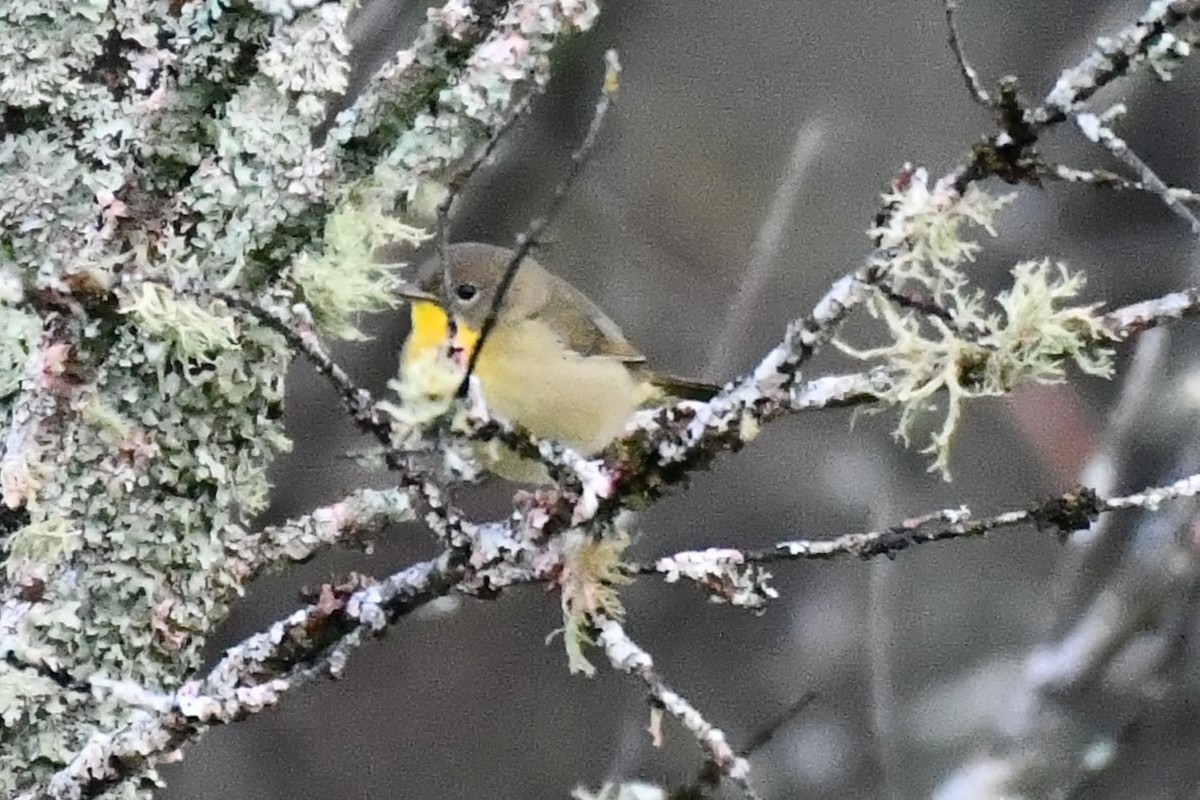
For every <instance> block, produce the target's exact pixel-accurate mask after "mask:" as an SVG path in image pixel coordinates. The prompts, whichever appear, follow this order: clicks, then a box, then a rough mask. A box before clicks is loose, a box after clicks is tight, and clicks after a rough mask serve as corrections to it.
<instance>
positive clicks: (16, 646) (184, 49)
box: [0, 0, 596, 797]
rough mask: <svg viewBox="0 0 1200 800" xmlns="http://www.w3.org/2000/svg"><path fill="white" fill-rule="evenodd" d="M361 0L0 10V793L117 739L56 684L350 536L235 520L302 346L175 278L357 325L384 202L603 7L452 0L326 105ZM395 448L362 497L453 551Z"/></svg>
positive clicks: (115, 675) (339, 83)
mask: <svg viewBox="0 0 1200 800" xmlns="http://www.w3.org/2000/svg"><path fill="white" fill-rule="evenodd" d="M356 5H357V4H356V2H354V0H341V1H340V2H332V3H312V2H298V1H297V2H231V3H203V2H187V3H166V2H146V1H145V0H117V1H116V2H110V3H101V4H95V3H70V2H61V0H56V1H55V2H50V3H43V4H41V5H40V7H39V8H40V13H28V12H29V9H25V8H24V7H23V6H22V7H20V8H18V7H17V5H14V4H8V5H6V6H5V7H4V9H0V28H2V35H0V54H3V55H4V58H5V63H6V67H5V80H4V81H3V82H2V85H0V108H2V109H3V111H4V113H3V124H2V127H0V166H2V167H3V169H0V285H2V287H3V292H2V295H3V296H2V301H3V302H2V304H0V323H2V324H3V326H4V329H5V331H6V336H5V341H4V345H3V348H2V350H3V353H2V355H3V357H2V358H0V367H3V369H4V374H3V376H2V380H0V385H2V386H0V388H2V389H3V394H2V403H0V414H2V416H3V423H4V426H5V436H4V442H3V445H4V446H3V453H2V454H0V481H2V485H3V502H4V508H5V519H6V520H8V521H10V522H12V523H13V524H12V525H10V526H9V527H10V529H11V528H15V530H11V533H9V535H8V536H6V537H5V539H4V541H3V547H4V557H5V574H4V576H3V586H2V593H0V654H2V655H3V656H4V659H3V660H2V661H0V718H2V719H3V726H2V727H0V794H4V795H6V796H7V795H9V794H12V793H13V792H17V791H19V790H23V789H25V788H27V787H29V786H32V785H35V784H36V785H43V784H44V783H45V781H47V780H49V779H50V777H51V776H52V775H53V774H55V773H56V772H57V771H58V770H60V769H62V768H65V767H66V766H67V765H68V762H69V763H73V764H77V763H79V762H77V761H75V760H72V759H73V757H72V756H71V755H70V754H72V753H77V752H82V750H81V749H82V748H85V747H87V743H88V742H94V741H99V740H101V739H103V738H104V737H112V736H117V735H119V733H118V732H119V731H120V730H121V729H122V728H123V726H124V725H125V724H126V721H127V718H128V709H127V707H126V704H125V702H124V701H123V700H122V699H121V696H120V695H118V694H116V693H104V692H101V693H94V692H87V691H80V690H79V687H82V686H88V685H92V683H93V682H94V681H93V679H95V678H98V677H100V676H104V677H105V678H106V679H110V680H116V681H123V682H130V683H133V684H139V685H142V686H144V687H147V689H148V690H153V691H157V692H163V693H168V694H169V693H171V692H173V691H176V690H178V689H179V687H180V686H182V685H183V684H184V682H185V680H186V679H187V678H188V676H189V675H190V674H191V673H192V672H193V671H194V670H195V669H196V668H197V667H198V665H199V657H200V652H201V648H202V647H203V645H204V643H205V642H206V640H207V638H208V635H209V634H210V632H211V631H212V630H213V629H214V627H215V626H216V625H217V624H218V623H219V622H220V621H221V620H222V619H223V618H224V617H225V616H226V614H227V612H228V608H229V604H230V603H231V602H233V601H234V600H235V599H236V598H237V597H238V596H240V594H241V592H242V589H243V587H244V584H245V582H246V581H247V580H249V579H250V578H252V577H253V575H254V574H256V573H258V572H260V571H261V570H262V569H264V568H267V567H269V566H271V564H272V563H273V562H274V561H275V560H282V561H288V560H291V559H293V558H296V557H303V553H306V552H311V551H312V548H315V547H318V546H321V545H322V544H324V543H326V542H328V541H330V540H331V539H332V538H336V537H337V536H339V535H341V533H343V532H344V531H339V525H340V524H341V521H339V520H337V519H334V520H331V521H329V522H328V523H325V522H322V521H320V520H318V519H316V518H314V519H312V520H310V522H311V523H312V524H311V525H310V524H308V523H302V524H299V525H296V526H293V527H291V528H287V527H286V526H285V527H284V528H280V529H275V530H271V531H265V532H261V533H260V534H248V533H247V532H246V526H247V522H248V520H249V519H250V518H251V517H252V516H253V515H254V514H256V513H257V512H258V511H260V510H262V509H263V508H264V507H265V505H266V501H267V492H268V485H267V479H266V475H267V467H268V465H269V464H270V462H271V460H272V459H273V457H274V456H275V455H276V454H277V453H279V452H280V451H282V450H284V449H286V448H287V447H288V446H289V443H288V441H287V439H286V437H285V435H284V430H283V425H282V404H283V400H284V383H283V379H284V375H285V372H286V369H287V367H288V364H289V361H290V360H291V358H292V357H293V356H294V355H296V354H298V353H305V352H307V351H306V350H305V349H304V348H296V347H295V342H294V341H291V340H289V339H288V338H287V337H286V336H285V335H281V330H280V329H279V327H278V326H274V327H272V325H270V324H267V322H266V320H264V318H262V317H254V316H252V315H246V314H244V313H241V312H242V311H244V310H245V309H244V308H235V307H231V306H230V305H228V304H222V303H214V302H208V301H203V300H201V299H199V298H197V297H194V296H189V295H188V294H187V293H186V292H181V293H180V292H174V291H172V288H173V287H184V286H199V287H205V288H206V289H207V290H208V291H209V292H211V293H213V296H215V295H216V294H219V293H226V296H228V297H233V296H246V297H255V298H265V300H264V301H263V305H265V306H269V307H272V308H282V309H286V310H296V309H299V311H298V315H297V317H296V318H298V319H301V320H305V321H306V324H307V321H308V320H311V323H312V324H311V325H310V326H309V329H308V330H307V331H306V333H305V336H306V337H308V338H309V339H311V340H312V341H316V339H315V337H316V334H317V331H320V332H321V333H324V334H326V335H330V336H343V337H345V336H354V335H357V329H356V328H355V327H354V323H353V320H354V317H355V315H357V314H358V313H360V312H363V311H370V310H374V309H379V308H382V307H385V306H386V305H389V304H390V303H392V302H393V301H394V300H393V298H392V296H391V294H390V290H391V286H392V283H393V276H392V269H393V268H392V267H389V266H387V265H379V264H376V263H375V262H374V260H373V257H372V256H373V251H374V250H375V248H376V247H377V246H378V245H379V244H382V243H384V242H385V241H388V240H392V239H397V238H400V239H405V238H407V239H409V240H413V239H415V238H417V234H416V232H414V231H413V230H412V229H410V228H406V227H405V226H403V225H400V224H399V223H397V222H395V221H394V220H390V219H388V218H386V217H384V216H383V214H382V210H384V209H388V210H390V209H391V208H392V207H393V206H394V205H395V201H396V200H397V199H403V198H405V197H407V196H409V195H410V194H411V193H412V192H413V191H415V189H416V188H417V187H418V186H419V185H420V184H421V183H422V182H423V181H430V180H437V179H439V178H440V177H442V173H443V172H444V171H445V170H447V169H450V168H452V167H453V166H454V165H455V164H456V162H457V161H458V159H460V158H461V157H462V156H463V154H465V153H466V152H467V151H468V150H469V149H470V148H471V147H473V146H474V145H475V144H476V143H477V142H479V141H481V140H483V139H485V138H486V137H487V135H488V131H489V129H490V127H491V126H492V125H493V124H494V123H495V121H496V120H497V119H500V118H501V117H502V116H503V115H504V114H505V113H506V112H507V110H508V109H509V108H510V107H511V105H512V104H513V103H514V102H515V101H516V100H517V99H518V98H519V96H520V95H521V94H522V93H523V92H524V91H526V87H527V86H529V85H536V84H539V83H541V82H544V81H545V79H546V76H547V74H548V65H549V61H548V54H549V51H550V49H551V48H552V47H553V46H554V45H555V43H556V42H558V41H559V40H561V38H562V37H564V36H566V35H569V34H571V33H572V32H575V31H580V30H584V29H586V28H587V27H589V26H590V25H591V23H592V21H593V20H594V18H595V14H596V6H595V4H594V3H592V2H588V1H587V0H568V1H567V2H564V1H563V0H513V2H509V3H498V4H489V9H490V10H489V11H488V12H487V13H486V14H482V13H481V12H477V11H476V10H474V9H473V8H472V7H471V6H469V5H467V4H465V3H462V2H458V1H457V0H451V2H448V3H447V4H446V5H445V6H444V7H442V8H440V9H435V10H434V11H433V12H432V13H431V14H430V16H429V18H428V20H427V21H426V23H425V24H424V25H423V26H422V27H421V29H420V31H419V33H418V35H417V38H416V40H415V42H414V45H413V47H412V48H410V49H408V50H406V51H404V52H403V53H401V54H400V55H399V56H397V58H396V59H395V60H394V61H393V62H392V63H391V64H389V65H388V66H387V67H385V68H384V69H383V70H382V71H381V72H380V73H379V74H378V75H377V76H376V77H375V78H374V79H373V80H372V81H371V82H370V84H369V86H368V88H367V90H366V91H365V93H364V94H363V95H362V96H361V97H360V98H357V99H355V100H353V101H352V102H351V103H350V105H349V106H348V108H347V110H346V111H344V112H342V113H341V114H340V115H339V116H338V118H337V119H334V120H327V119H326V118H325V117H326V108H327V106H328V102H329V101H330V100H331V99H332V98H335V97H336V96H338V95H339V94H341V93H342V92H344V91H345V89H346V80H347V75H348V71H349V66H348V59H349V57H350V54H351V50H352V44H351V42H350V40H349V38H348V36H347V21H348V19H349V15H350V12H351V10H352V9H353V8H354V7H355V6H356ZM314 130H316V131H317V134H316V135H315V136H314ZM129 275H135V276H138V277H139V278H141V279H143V280H141V281H140V282H135V283H130V282H129V281H128V279H127V277H126V276H129ZM155 282H157V283H155ZM314 326H315V327H314ZM39 331H40V333H39ZM10 334H11V335H10ZM310 344H311V342H310ZM310 349H311V348H310ZM331 363H332V362H331ZM335 366H336V365H335ZM343 383H344V384H345V382H343ZM347 385H348V384H347ZM343 388H346V386H345V385H344V386H343ZM343 397H344V399H346V401H347V403H348V404H349V405H352V406H353V405H355V403H357V402H358V401H359V400H360V399H361V398H360V397H359V396H357V395H352V394H346V393H343ZM355 410H356V411H358V412H362V411H364V409H361V408H356V409H355ZM370 410H371V409H366V412H367V413H369V412H370ZM388 461H389V464H390V466H392V467H393V469H395V470H396V471H397V475H398V477H399V480H400V483H401V486H402V489H403V490H404V491H403V496H404V498H405V500H404V501H398V504H397V505H395V506H393V507H389V508H387V509H383V508H377V509H376V510H375V511H376V514H375V516H376V517H377V518H378V519H382V518H384V517H386V518H396V517H399V516H406V515H407V514H408V513H409V512H408V511H407V510H404V509H402V507H401V506H402V505H403V502H408V503H411V504H412V505H413V506H414V507H415V508H417V509H419V510H420V513H421V514H422V515H423V516H426V517H429V518H431V519H432V520H433V521H434V522H440V523H441V524H442V527H443V538H444V539H445V540H447V541H449V542H451V543H452V544H458V545H462V544H463V536H462V535H461V530H460V529H459V527H458V525H457V522H456V519H455V517H454V512H453V510H452V509H451V507H450V506H449V504H448V503H447V502H446V501H445V500H444V498H443V497H442V495H441V493H440V489H439V487H438V486H437V485H436V483H435V482H433V481H432V480H429V479H426V478H425V477H423V476H421V475H420V474H419V473H418V472H417V471H414V470H413V469H412V468H413V466H414V465H413V462H412V461H411V459H409V458H408V457H407V456H406V455H403V454H394V455H393V456H392V457H390V458H389V459H388ZM378 499H379V498H378V497H376V498H375V500H378ZM393 499H397V498H393ZM358 500H360V501H366V502H368V503H369V502H370V501H367V499H366V498H365V497H363V496H360V497H359V498H358ZM341 512H346V513H348V514H349V516H355V517H356V518H357V515H360V514H366V515H367V516H370V514H369V513H367V512H366V511H365V510H364V509H363V508H355V509H352V510H351V509H346V508H342V509H341V510H340V511H339V510H337V509H334V510H332V512H331V513H333V514H334V515H335V516H336V515H337V514H339V513H341ZM342 521H344V520H342ZM455 552H456V554H458V553H460V551H458V550H456V551H455ZM455 557H456V558H460V559H462V558H464V557H463V556H461V555H456V556H455ZM56 676H69V679H64V680H56V679H55V678H56ZM81 758H83V760H84V762H86V761H87V756H86V754H85V755H82V756H81ZM125 767H126V768H127V769H126V771H125V772H124V773H122V774H121V775H120V776H118V778H117V782H114V783H111V784H108V783H105V784H103V787H102V788H104V789H105V790H106V791H108V792H110V793H111V794H112V795H113V796H122V797H134V796H142V795H144V790H143V789H139V788H138V787H139V786H144V785H146V783H145V782H146V781H147V780H149V781H152V780H153V779H154V772H153V764H152V763H151V762H150V761H148V760H145V759H143V760H140V761H129V762H125ZM126 778H128V779H129V780H125V779H126Z"/></svg>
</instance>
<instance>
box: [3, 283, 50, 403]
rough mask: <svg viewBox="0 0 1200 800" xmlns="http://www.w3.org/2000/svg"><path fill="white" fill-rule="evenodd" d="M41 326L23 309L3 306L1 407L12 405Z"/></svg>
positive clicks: (36, 319) (35, 318)
mask: <svg viewBox="0 0 1200 800" xmlns="http://www.w3.org/2000/svg"><path fill="white" fill-rule="evenodd" d="M40 332H41V324H40V323H39V321H38V318H37V317H36V316H34V315H33V314H30V313H29V312H28V311H25V310H24V309H20V308H15V307H13V306H9V305H4V304H0V408H3V409H4V410H5V414H6V415H7V412H8V410H9V408H8V407H9V404H10V402H11V399H12V395H14V394H15V393H16V392H17V390H18V389H19V388H20V387H21V380H22V378H23V377H24V373H25V362H26V361H28V360H29V353H30V351H31V350H32V349H33V346H34V345H35V344H36V343H37V338H38V334H39V333H40Z"/></svg>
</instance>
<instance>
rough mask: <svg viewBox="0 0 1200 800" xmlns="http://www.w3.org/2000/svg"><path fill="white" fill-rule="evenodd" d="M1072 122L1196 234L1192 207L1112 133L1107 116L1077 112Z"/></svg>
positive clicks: (1199, 225)
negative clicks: (1133, 174)
mask: <svg viewBox="0 0 1200 800" xmlns="http://www.w3.org/2000/svg"><path fill="white" fill-rule="evenodd" d="M1075 121H1076V123H1077V124H1078V125H1079V130H1081V131H1082V132H1083V135H1084V136H1086V137H1087V138H1089V139H1091V140H1092V141H1093V142H1096V143H1097V144H1099V145H1100V146H1101V147H1103V148H1104V149H1105V150H1107V151H1108V152H1110V153H1112V155H1113V156H1115V157H1116V158H1117V159H1118V160H1119V161H1121V163H1123V164H1125V165H1126V166H1127V167H1129V168H1130V169H1132V170H1133V171H1134V172H1135V173H1137V176H1138V183H1140V184H1141V185H1142V186H1145V187H1147V189H1148V190H1149V191H1152V192H1154V193H1155V194H1156V195H1158V196H1159V198H1161V199H1162V201H1163V203H1165V204H1166V206H1167V208H1169V209H1171V211H1172V212H1174V214H1175V215H1176V216H1177V217H1179V218H1180V219H1182V220H1184V221H1185V222H1187V224H1188V227H1189V228H1191V229H1192V235H1193V236H1197V237H1200V218H1197V216H1196V215H1195V214H1194V213H1193V212H1192V210H1191V209H1190V208H1188V207H1187V206H1185V205H1184V204H1183V203H1182V202H1181V201H1180V199H1179V197H1177V196H1176V195H1175V193H1174V192H1173V191H1172V189H1171V187H1170V186H1168V185H1167V184H1166V182H1165V181H1164V180H1163V179H1162V178H1160V177H1158V174H1157V173H1155V171H1154V170H1153V169H1151V168H1150V165H1149V164H1147V163H1146V162H1145V161H1143V160H1142V158H1141V157H1140V156H1139V155H1138V154H1137V153H1135V152H1134V151H1133V149H1132V148H1130V146H1129V143H1128V142H1126V141H1125V140H1124V139H1122V138H1121V137H1120V136H1117V134H1116V132H1115V131H1113V129H1112V128H1110V127H1109V126H1108V124H1107V122H1108V115H1096V114H1090V113H1079V114H1076V115H1075Z"/></svg>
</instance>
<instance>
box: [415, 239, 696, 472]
mask: <svg viewBox="0 0 1200 800" xmlns="http://www.w3.org/2000/svg"><path fill="white" fill-rule="evenodd" d="M512 257H513V251H511V250H509V249H507V248H504V247H497V246H495V245H489V244H479V243H475V242H470V243H460V244H453V245H450V246H449V247H447V248H446V253H445V259H446V266H447V270H448V273H449V280H448V281H446V280H445V279H444V278H443V272H442V260H441V258H440V257H439V256H434V257H433V258H431V259H429V260H428V261H427V262H426V263H425V264H424V265H423V266H422V267H421V268H420V270H419V272H418V283H417V285H416V287H414V288H410V289H404V290H402V291H401V294H403V295H405V296H407V297H408V298H410V299H411V300H412V310H411V315H412V330H411V332H410V333H409V336H408V339H407V340H406V341H405V343H404V350H403V352H402V354H401V372H402V374H404V373H405V372H407V371H409V370H410V368H413V371H415V368H414V367H413V365H415V364H417V363H419V362H421V361H424V360H427V359H428V358H429V356H430V355H432V354H435V353H437V352H439V351H442V350H443V349H444V348H446V347H447V346H448V345H451V346H452V347H453V348H454V351H453V352H454V353H455V354H456V356H457V357H458V359H459V361H460V363H461V364H466V363H468V362H469V361H470V358H471V355H472V353H473V352H474V350H475V348H476V347H477V346H478V345H479V337H480V332H481V330H482V328H483V326H484V321H485V320H486V319H487V317H488V314H489V313H490V311H491V308H492V303H493V299H494V298H495V296H496V291H497V289H498V287H499V285H500V282H501V280H502V278H503V276H504V272H505V269H506V268H507V266H508V264H509V261H510V260H511V259H512ZM447 289H448V292H449V294H448V296H447ZM450 319H453V321H454V338H453V342H452V343H451V342H450V339H449V336H450V326H449V320H450ZM474 374H475V376H476V377H477V379H478V381H479V386H480V389H481V391H482V394H483V399H484V402H485V403H486V404H487V407H488V409H489V410H491V411H492V412H494V413H496V414H497V415H499V416H501V417H503V418H504V419H506V420H508V421H509V422H513V423H516V424H518V425H520V426H522V427H524V428H526V429H527V430H529V431H530V433H532V434H534V435H535V436H538V437H539V438H545V439H553V440H556V441H559V442H562V443H564V444H567V445H569V446H571V447H572V448H574V449H575V450H577V451H579V452H581V453H583V454H585V455H591V454H593V453H596V452H597V451H599V450H601V449H603V448H604V447H605V446H606V445H607V444H609V443H610V442H611V441H612V440H613V439H615V438H616V437H617V436H619V435H620V434H621V433H622V431H623V430H624V428H625V426H626V424H627V423H628V422H629V419H630V417H631V416H632V415H633V413H634V412H635V411H636V410H637V409H638V408H639V407H641V406H643V405H647V404H650V403H654V402H662V401H664V400H667V399H670V398H679V399H691V400H706V399H708V398H710V397H712V395H713V394H715V393H716V392H717V390H718V387H716V386H713V385H711V384H707V383H702V382H699V381H691V380H686V379H683V378H677V377H675V376H672V375H666V374H663V373H659V372H655V371H653V370H651V369H650V368H649V367H647V366H646V357H645V356H643V355H642V354H641V353H640V352H639V351H638V350H637V348H636V347H634V346H633V345H632V344H630V342H629V340H628V339H626V338H625V335H624V334H623V333H622V332H621V329H620V327H619V326H618V325H617V324H616V323H615V322H613V321H612V320H611V319H609V318H608V316H607V315H606V314H605V313H604V312H603V311H601V310H600V307H599V306H597V305H596V304H595V303H593V302H592V301H591V300H589V299H588V298H587V297H586V296H585V295H584V294H583V292H581V291H579V290H578V289H576V288H575V287H574V286H572V285H571V284H570V283H568V282H567V281H565V280H563V279H562V278H560V277H558V276H556V275H554V274H552V273H550V272H549V271H548V270H546V269H545V268H544V267H543V266H542V265H541V264H539V263H538V262H537V261H536V260H534V259H533V258H530V257H526V258H525V259H524V260H523V261H522V262H521V267H520V269H519V271H518V272H517V274H516V278H515V279H514V280H513V282H512V284H511V285H510V286H509V288H508V291H507V292H506V293H505V295H504V298H503V302H502V304H501V306H500V308H499V311H498V313H497V316H496V321H495V324H494V327H493V328H492V329H491V331H490V332H489V333H488V335H487V338H486V339H485V340H484V343H483V347H482V349H481V350H480V352H479V355H478V356H476V360H475V371H474ZM480 456H481V460H482V461H483V462H484V464H485V466H486V467H487V468H488V469H490V470H491V471H492V472H494V473H496V474H498V475H500V476H501V477H504V478H508V479H509V480H513V481H517V482H522V483H540V482H544V480H545V471H544V470H543V469H542V468H541V465H540V464H535V463H533V462H528V461H522V460H521V459H518V458H517V457H516V456H515V455H514V454H512V453H511V452H504V453H502V452H499V451H498V450H496V449H495V448H493V449H492V450H491V451H490V452H489V451H486V450H485V451H482V452H480Z"/></svg>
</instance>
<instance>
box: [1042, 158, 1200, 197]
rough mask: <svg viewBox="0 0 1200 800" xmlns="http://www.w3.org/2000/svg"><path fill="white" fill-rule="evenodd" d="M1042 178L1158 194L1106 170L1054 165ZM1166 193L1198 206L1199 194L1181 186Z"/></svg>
mask: <svg viewBox="0 0 1200 800" xmlns="http://www.w3.org/2000/svg"><path fill="white" fill-rule="evenodd" d="M1042 177H1044V178H1048V179H1049V178H1052V179H1054V180H1060V181H1063V182H1064V183H1086V184H1088V185H1089V186H1095V187H1096V188H1098V189H1115V190H1117V191H1128V192H1150V193H1153V194H1158V192H1156V191H1155V190H1154V189H1152V188H1151V187H1149V186H1147V185H1146V184H1144V183H1142V182H1141V181H1135V180H1133V179H1131V178H1126V177H1125V176H1124V175H1118V174H1117V173H1115V172H1110V171H1109V170H1106V169H1075V168H1074V167H1068V166H1065V165H1063V164H1054V165H1051V166H1049V167H1048V168H1047V169H1046V171H1045V172H1044V173H1043V175H1042ZM1167 191H1168V192H1169V193H1170V195H1171V196H1172V197H1174V198H1176V199H1177V200H1179V202H1181V203H1187V204H1188V205H1193V206H1200V192H1196V191H1194V190H1192V189H1185V188H1183V187H1181V186H1171V187H1169V188H1168V189H1167Z"/></svg>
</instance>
